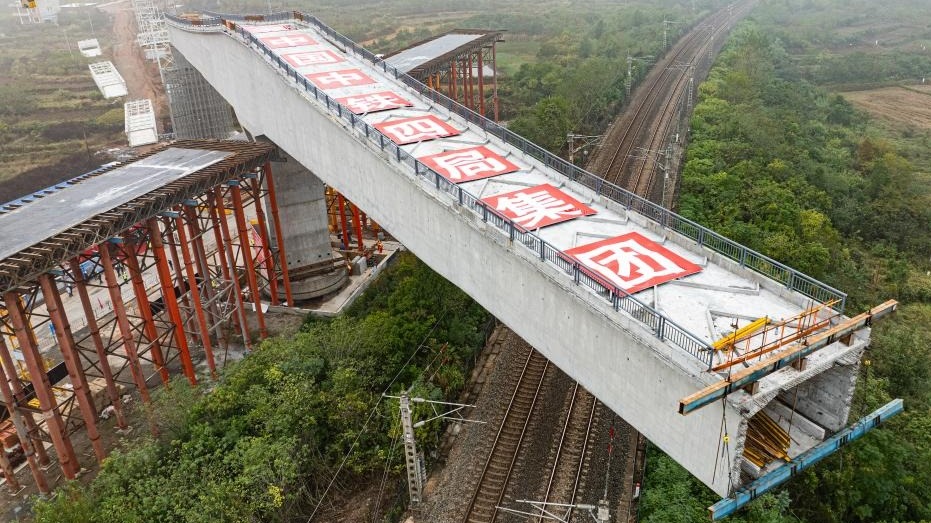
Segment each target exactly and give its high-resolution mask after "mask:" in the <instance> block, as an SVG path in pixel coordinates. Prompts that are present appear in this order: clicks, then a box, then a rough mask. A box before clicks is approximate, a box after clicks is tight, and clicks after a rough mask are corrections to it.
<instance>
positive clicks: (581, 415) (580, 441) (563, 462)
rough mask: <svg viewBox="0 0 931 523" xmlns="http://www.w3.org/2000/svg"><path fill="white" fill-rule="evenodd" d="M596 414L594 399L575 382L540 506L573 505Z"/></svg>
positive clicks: (583, 472) (585, 468) (584, 470)
mask: <svg viewBox="0 0 931 523" xmlns="http://www.w3.org/2000/svg"><path fill="white" fill-rule="evenodd" d="M599 412H600V409H598V401H597V400H596V399H595V396H593V395H592V394H590V393H589V392H588V391H586V390H585V389H584V388H582V386H581V385H579V384H578V383H576V384H575V386H574V390H573V392H572V399H571V400H570V404H569V409H568V414H567V415H566V421H565V423H564V424H563V429H562V434H561V435H560V437H559V443H558V446H557V448H556V457H555V459H554V460H553V469H552V472H551V473H550V477H549V480H548V481H547V484H546V493H545V495H544V496H543V502H544V503H566V504H569V505H574V504H575V503H576V501H577V498H578V494H579V487H580V486H581V485H582V482H583V480H584V479H585V475H586V474H587V472H588V467H587V466H586V458H587V457H588V456H589V453H588V450H589V443H590V441H591V439H592V427H594V425H595V421H596V419H597V415H598V413H599ZM572 519H573V518H570V520H569V521H572ZM538 521H539V522H541V523H542V522H543V521H545V520H544V519H543V518H539V519H538Z"/></svg>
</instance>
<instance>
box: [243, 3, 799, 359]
mask: <svg viewBox="0 0 931 523" xmlns="http://www.w3.org/2000/svg"><path fill="white" fill-rule="evenodd" d="M230 34H231V35H232V36H233V37H235V38H237V39H240V40H243V41H246V42H250V43H252V45H253V46H254V47H255V48H256V50H257V51H260V52H264V54H265V55H266V57H267V58H268V57H275V58H277V59H278V60H280V61H281V62H282V65H285V64H287V65H288V66H290V69H291V70H292V71H293V72H294V73H295V74H296V75H299V76H300V77H302V78H303V79H306V80H303V81H304V82H305V83H308V85H309V86H312V88H313V89H314V90H315V91H317V92H319V93H321V94H322V93H325V94H326V96H327V97H329V98H330V99H331V100H333V101H335V102H338V103H339V105H340V106H341V108H340V111H341V112H346V113H347V114H348V113H349V112H351V113H353V114H354V115H355V116H353V120H354V122H359V123H361V122H365V124H368V126H370V127H371V128H373V129H378V130H379V131H381V132H382V133H383V134H384V135H385V136H386V137H388V138H389V139H391V140H392V141H394V142H395V143H396V144H398V145H399V147H400V148H401V149H402V151H403V152H405V153H407V154H408V155H410V156H411V157H413V158H415V159H417V160H418V161H419V162H420V163H421V164H423V165H422V166H420V168H421V169H424V170H426V168H428V167H429V168H431V169H433V170H434V171H436V172H438V173H439V174H441V175H443V176H444V178H445V179H446V180H448V181H449V182H450V183H456V184H458V185H459V186H460V187H461V188H462V189H463V190H464V191H465V192H467V193H468V194H470V195H472V196H474V197H475V199H477V200H483V201H484V202H485V203H486V204H489V205H491V207H492V208H493V209H494V210H496V211H497V212H499V213H500V214H503V215H505V216H507V217H508V218H511V219H514V221H515V223H516V224H517V225H518V226H524V229H526V230H529V231H532V232H533V233H534V234H535V235H536V236H538V237H539V238H541V239H542V240H543V241H544V242H546V243H547V244H549V245H550V246H552V247H553V248H554V249H556V250H558V251H560V252H561V253H564V256H565V259H566V260H571V261H574V262H581V264H582V265H583V266H586V267H588V268H589V269H590V270H591V271H593V274H592V276H594V277H596V278H597V279H598V280H599V281H600V282H601V283H603V284H604V285H606V286H618V287H619V288H620V289H622V290H624V291H627V292H629V293H631V294H633V295H634V296H635V297H636V299H637V300H638V301H639V302H641V303H642V304H643V305H645V306H646V307H648V308H651V309H653V310H655V311H656V312H657V313H659V314H660V315H663V316H665V318H666V319H668V320H671V322H672V323H674V324H675V325H678V326H680V327H681V328H682V329H683V330H684V331H687V332H688V333H690V334H691V335H693V336H694V338H695V340H697V341H699V342H700V343H701V344H710V343H712V342H713V341H715V340H717V339H719V338H721V337H722V336H723V335H725V334H726V333H728V332H730V331H731V330H733V328H734V325H738V326H744V325H746V324H747V323H749V322H751V321H753V320H755V319H757V318H761V317H764V316H768V317H769V318H770V319H773V320H779V319H783V318H786V319H787V318H790V317H792V316H795V315H797V314H799V313H801V312H802V311H803V310H804V309H805V308H807V307H809V306H811V305H812V304H813V303H815V302H814V300H811V299H806V297H804V296H801V295H799V294H795V293H791V292H785V289H784V288H782V286H776V287H775V288H774V287H773V286H772V285H765V284H764V285H760V278H759V276H758V275H757V274H755V273H753V272H751V271H748V270H745V269H743V268H740V267H735V266H734V264H733V263H731V260H728V259H723V260H722V259H721V258H720V257H719V256H714V254H715V253H714V252H712V251H710V249H707V248H704V249H703V248H701V247H699V246H698V245H696V244H695V242H692V241H688V239H687V238H682V237H681V236H679V235H678V234H675V233H674V232H673V231H670V230H666V229H664V228H662V227H660V228H657V227H656V226H655V225H656V224H655V223H654V222H652V221H651V220H649V219H645V217H644V216H641V215H640V214H638V213H637V212H634V211H633V210H628V209H625V208H623V207H621V206H619V205H617V202H614V201H611V200H609V199H607V198H604V197H601V196H598V195H593V194H591V192H590V191H587V190H586V188H584V187H579V186H578V184H575V183H572V182H571V181H569V180H568V179H567V178H566V176H564V175H563V174H562V173H560V172H559V171H557V170H556V169H554V168H551V167H550V166H548V165H546V164H544V163H541V162H540V161H539V160H538V159H537V158H536V157H534V156H533V155H531V154H528V153H526V152H524V151H522V150H521V149H520V148H518V147H515V146H514V145H513V144H510V143H507V142H506V141H504V140H501V139H500V138H499V137H498V136H495V135H494V134H491V133H489V132H488V131H487V130H485V129H482V128H480V127H478V126H476V125H474V124H472V123H467V122H463V121H461V120H460V119H459V118H457V116H456V115H455V114H452V113H451V111H449V110H448V109H447V108H445V107H442V106H441V105H439V104H437V103H436V102H435V101H434V100H431V99H426V98H424V97H422V96H420V94H419V93H417V92H415V91H414V90H412V89H411V88H410V87H409V86H408V85H405V84H404V83H403V82H401V81H399V80H398V79H396V78H394V77H392V75H391V74H386V73H387V71H386V70H385V68H384V67H380V66H379V63H378V62H377V61H376V62H371V61H367V60H364V59H362V58H361V57H359V56H357V55H355V54H354V53H352V52H348V50H346V49H345V48H344V47H343V46H342V45H339V42H337V41H336V40H334V39H333V38H332V35H328V34H325V33H323V32H321V31H320V30H318V29H317V28H316V27H313V26H312V25H308V24H303V23H301V22H300V21H294V20H290V21H288V22H287V23H265V24H263V23H251V22H247V23H246V24H245V25H241V26H238V31H235V32H230ZM268 55H270V56H268ZM330 103H332V102H330ZM544 184H547V185H549V186H551V187H553V188H555V189H556V191H555V192H554V191H552V190H551V189H549V188H544V189H541V187H542V186H543V185H544ZM543 190H545V191H547V192H548V194H543V192H541V191H543ZM502 195H506V196H505V197H504V198H502V197H501V196H502ZM567 197H568V198H567ZM548 222H553V223H552V224H551V225H546V224H547V223H548ZM618 238H620V240H615V241H612V239H618ZM644 240H646V241H644ZM585 251H588V252H585ZM600 290H601V289H598V290H593V292H598V291H600ZM791 332H792V328H791V327H790V328H789V332H787V334H791ZM694 352H697V354H693V355H696V356H698V358H697V359H698V360H699V361H696V368H707V367H708V364H709V355H710V354H711V351H707V352H704V351H702V350H701V349H697V350H696V351H694ZM726 357H727V355H725V354H722V353H718V354H715V356H714V359H713V360H712V361H711V362H710V363H711V364H713V365H716V364H719V363H721V362H722V358H726Z"/></svg>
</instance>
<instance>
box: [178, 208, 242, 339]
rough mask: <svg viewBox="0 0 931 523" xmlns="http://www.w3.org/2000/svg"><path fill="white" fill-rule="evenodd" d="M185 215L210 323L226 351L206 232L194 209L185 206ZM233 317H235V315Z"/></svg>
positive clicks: (224, 333) (217, 234) (217, 232)
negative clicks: (208, 258)
mask: <svg viewBox="0 0 931 523" xmlns="http://www.w3.org/2000/svg"><path fill="white" fill-rule="evenodd" d="M184 213H185V216H186V217H187V224H188V230H189V231H190V233H191V241H192V243H193V249H194V259H195V260H196V262H197V270H198V271H199V272H200V277H201V279H202V280H203V283H204V297H205V298H206V299H207V301H208V302H209V303H210V306H209V309H208V310H209V313H210V320H211V321H210V323H211V324H212V325H213V326H214V331H215V333H216V339H217V342H219V343H220V344H221V346H222V347H223V350H224V351H226V350H227V349H228V348H229V337H228V335H227V333H226V330H225V329H223V326H222V325H221V323H222V320H221V316H220V309H219V307H218V306H217V302H216V300H215V299H214V298H215V297H216V291H214V288H213V275H212V274H211V271H210V265H209V264H208V263H207V249H206V248H205V247H204V238H203V236H204V232H203V230H202V229H201V227H200V219H199V217H198V215H197V212H196V210H195V208H194V207H192V206H184ZM211 216H212V215H211ZM211 223H213V222H211ZM214 227H219V225H215V226H214ZM214 232H215V233H216V236H218V237H219V235H220V233H219V231H218V230H217V229H214ZM217 248H218V249H219V248H221V246H220V244H219V243H218V244H217ZM221 258H222V256H221ZM201 308H203V307H201ZM233 316H234V317H235V315H233Z"/></svg>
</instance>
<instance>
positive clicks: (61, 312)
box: [39, 273, 107, 463]
mask: <svg viewBox="0 0 931 523" xmlns="http://www.w3.org/2000/svg"><path fill="white" fill-rule="evenodd" d="M39 285H40V286H41V287H42V296H43V297H44V298H45V310H46V311H47V312H48V315H49V318H51V320H52V325H54V326H55V337H56V338H57V339H58V348H59V349H61V355H62V358H63V359H64V360H65V367H66V368H67V369H68V376H69V377H70V378H71V387H72V390H74V395H75V396H76V397H77V400H78V408H79V409H80V410H81V417H82V418H84V426H85V427H86V428H87V438H88V439H89V440H91V446H92V447H93V448H94V455H95V456H96V457H97V463H101V462H103V459H104V458H105V457H107V453H106V451H104V449H103V442H101V441H100V433H99V432H98V431H97V409H96V408H94V400H93V398H91V393H90V389H88V387H87V377H86V376H84V369H83V368H82V367H81V360H80V358H79V356H78V351H77V348H76V347H75V343H74V336H73V335H72V334H71V323H70V322H69V321H68V315H67V314H66V312H65V308H64V305H63V304H62V303H61V295H60V294H59V293H58V286H57V285H56V284H55V278H54V277H52V275H50V274H48V273H46V274H43V275H41V276H39Z"/></svg>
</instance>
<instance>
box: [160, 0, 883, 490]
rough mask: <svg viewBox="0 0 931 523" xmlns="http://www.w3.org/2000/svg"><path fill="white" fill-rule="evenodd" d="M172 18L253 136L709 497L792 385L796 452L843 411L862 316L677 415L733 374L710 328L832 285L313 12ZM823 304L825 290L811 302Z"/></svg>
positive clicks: (830, 311) (834, 299) (728, 479)
mask: <svg viewBox="0 0 931 523" xmlns="http://www.w3.org/2000/svg"><path fill="white" fill-rule="evenodd" d="M169 27H170V34H171V39H172V42H173V45H174V46H175V47H176V48H177V50H178V51H180V52H181V53H182V54H183V55H184V56H185V57H186V58H187V59H188V60H189V61H190V62H191V64H193V65H194V66H195V67H196V68H197V69H198V70H199V71H200V72H201V74H203V76H204V77H205V78H206V79H207V80H208V81H209V82H210V83H211V84H212V85H213V86H214V87H215V88H216V89H217V91H218V92H219V93H220V94H221V95H222V96H223V97H224V98H225V99H226V100H227V101H228V102H229V103H230V104H231V105H232V107H233V108H234V109H235V111H236V115H237V117H238V119H239V122H240V123H241V124H242V125H243V127H244V128H245V129H246V130H248V131H249V132H250V133H251V134H252V135H253V136H260V135H264V136H265V137H267V138H268V139H270V140H271V141H273V142H274V143H276V144H277V145H278V146H279V147H281V148H282V149H284V150H285V151H286V152H287V153H288V155H289V156H290V157H292V158H294V159H295V160H297V161H298V162H300V163H301V164H302V165H303V166H305V167H306V168H307V169H309V170H310V171H312V172H313V173H314V174H315V175H316V176H318V177H319V178H320V179H322V180H323V181H324V182H325V183H327V184H328V185H330V186H332V187H334V188H335V189H337V190H338V191H339V192H340V193H342V194H345V195H346V196H347V197H348V198H349V199H350V200H351V201H353V202H354V203H355V204H357V205H358V206H359V207H360V208H362V209H363V210H365V212H366V213H368V215H369V216H371V217H372V218H373V219H375V220H376V221H378V222H379V223H380V224H382V225H383V226H384V227H385V228H386V229H387V230H389V231H391V232H392V234H393V235H394V236H395V237H397V238H398V239H399V240H400V241H401V242H403V243H404V245H406V246H407V247H408V248H410V249H411V250H412V251H413V252H414V253H416V254H417V256H418V257H420V258H421V259H422V260H424V261H425V262H426V263H427V264H428V265H429V266H430V267H432V268H433V269H434V270H436V271H437V272H439V273H440V274H442V275H443V276H444V277H446V278H448V279H449V280H451V281H452V282H454V283H455V284H456V285H458V286H459V287H460V288H462V289H463V290H464V291H465V292H467V293H468V294H469V295H470V296H472V297H473V298H475V299H476V300H477V301H478V302H479V303H481V304H482V305H483V306H484V307H486V308H487V309H488V310H489V311H491V312H492V313H493V314H494V315H495V316H496V317H498V318H499V319H501V321H503V322H504V323H506V324H507V325H508V326H509V327H510V328H512V329H513V330H514V331H515V332H516V333H518V334H519V335H520V336H521V337H522V338H524V339H525V340H527V341H528V342H529V343H531V344H532V345H533V346H534V347H536V348H537V349H538V350H539V351H540V352H541V353H543V354H544V355H545V356H546V357H547V358H549V359H550V360H551V361H553V362H554V363H555V364H556V365H558V366H559V367H560V368H561V369H563V370H564V371H565V372H566V373H567V374H569V375H570V376H571V377H572V378H574V379H575V380H577V381H579V382H580V383H581V384H582V385H583V386H584V387H585V388H586V389H588V390H589V391H591V392H592V393H593V394H594V395H596V396H597V397H598V398H599V399H600V400H601V401H603V402H604V403H605V404H606V405H608V406H609V407H610V408H611V409H613V410H614V411H615V412H617V413H618V414H619V415H621V416H622V417H623V418H624V419H625V420H627V421H628V422H629V423H630V424H631V425H632V426H634V427H635V428H636V429H637V430H638V431H640V432H641V433H643V434H644V435H645V436H646V437H648V438H649V439H650V440H651V441H653V442H654V443H655V444H657V445H659V446H660V447H661V448H662V449H663V450H664V451H665V452H667V453H668V454H670V455H671V456H672V457H673V458H674V459H676V460H677V461H678V462H679V463H681V464H682V465H683V466H685V467H686V468H687V469H688V470H689V471H690V472H691V473H693V474H694V475H695V476H697V477H698V478H699V479H701V480H702V481H703V482H704V483H705V484H707V485H708V486H710V487H711V488H712V489H713V490H715V491H716V492H717V493H719V494H721V495H728V494H730V493H731V492H732V491H733V490H734V489H735V488H737V487H739V486H740V485H742V484H743V483H745V482H746V481H747V480H749V479H752V478H753V477H754V476H755V475H759V473H760V470H759V468H756V469H755V468H754V466H753V465H752V464H750V462H749V461H748V460H746V459H744V445H745V441H746V434H747V430H748V423H749V421H750V420H751V418H753V417H754V416H756V415H758V413H760V412H761V411H764V410H766V411H767V412H768V413H769V415H770V416H773V417H775V418H778V419H782V418H780V417H779V416H780V413H782V412H783V410H784V409H783V406H784V402H785V401H788V400H791V399H793V398H794V399H795V402H794V406H795V407H794V415H793V418H794V420H795V422H794V424H793V425H792V426H791V427H790V428H789V430H790V431H791V434H792V446H791V448H790V449H789V454H790V455H791V454H797V453H801V452H803V451H804V450H807V449H808V448H811V447H812V446H813V445H815V444H816V443H818V442H820V441H822V440H823V439H824V438H825V437H826V436H827V435H828V434H830V433H831V432H833V431H836V430H839V429H841V428H842V427H843V426H844V425H845V424H846V421H847V415H848V412H849V407H850V399H851V395H852V391H853V388H854V384H855V380H856V372H857V368H858V362H859V356H860V354H861V353H862V351H863V350H864V349H865V348H866V346H867V343H868V329H862V330H859V331H857V332H855V333H854V334H853V335H852V336H850V337H847V338H845V339H844V342H839V341H838V342H834V343H830V344H828V345H827V346H826V347H824V348H822V349H821V350H819V351H817V352H815V353H813V354H811V355H810V356H808V359H807V361H806V364H804V365H797V366H796V367H785V368H781V369H780V370H778V371H775V372H771V373H770V372H763V373H762V374H761V379H758V380H756V385H755V387H754V388H753V389H752V390H750V391H748V390H743V389H742V390H737V391H729V392H730V393H729V395H727V396H726V397H725V399H724V400H721V401H715V402H713V403H711V404H709V405H707V406H706V407H704V408H702V409H700V410H697V411H696V412H694V413H692V414H689V415H687V416H683V415H680V414H679V413H678V406H679V401H680V399H681V398H683V397H686V396H689V395H690V394H692V393H694V392H696V391H698V390H700V389H702V388H705V387H707V386H709V385H712V384H714V383H717V382H719V381H720V380H721V379H722V378H723V376H724V375H726V374H727V373H728V372H729V371H728V370H717V371H715V370H712V369H713V368H720V366H721V365H726V364H727V360H728V359H729V358H732V357H733V354H734V353H735V352H734V351H717V350H715V349H714V348H713V347H712V343H713V342H714V341H715V340H718V339H719V338H721V337H722V336H723V335H724V334H725V333H726V332H727V331H729V330H731V328H732V326H733V325H734V324H737V325H739V326H741V327H742V326H745V325H746V324H747V323H749V322H750V321H751V320H753V319H757V318H763V317H767V318H771V319H773V321H775V320H777V319H786V318H792V317H796V316H798V317H800V318H804V321H805V322H806V325H808V323H807V322H816V321H817V322H824V323H832V322H834V323H836V322H837V321H840V319H841V317H840V315H839V314H838V311H839V310H840V309H842V307H843V301H844V295H843V294H842V293H840V292H839V291H836V290H834V289H832V288H830V287H828V286H826V285H824V284H821V283H819V282H817V281H815V280H812V279H811V278H808V277H806V276H804V275H802V274H799V273H797V272H796V271H793V270H792V269H789V268H787V267H785V266H782V265H780V264H778V263H776V262H774V261H772V260H769V259H767V258H765V257H763V256H761V255H759V254H758V253H755V252H753V251H750V250H748V249H746V248H744V247H742V246H740V245H737V244H736V243H734V242H730V241H729V240H726V239H724V238H722V237H720V236H718V235H716V234H714V233H713V232H712V231H709V230H707V229H703V228H701V227H699V226H698V225H696V224H694V223H692V222H690V221H688V220H686V219H684V218H682V217H679V216H677V215H675V214H673V213H671V212H670V211H667V210H665V209H662V208H661V207H658V206H656V205H654V204H651V203H649V202H647V201H645V200H642V199H640V198H638V197H637V196H635V195H633V194H631V193H628V192H626V191H623V190H622V189H619V188H617V187H615V186H613V185H610V184H607V183H604V182H603V181H602V180H601V179H599V178H597V177H595V176H593V175H591V174H589V173H587V172H585V171H582V170H581V169H578V168H576V167H574V166H571V165H569V164H567V163H566V162H564V161H562V160H560V159H558V158H556V157H554V156H551V155H549V154H548V153H546V152H545V151H543V150H542V149H540V148H539V147H536V146H534V145H533V144H530V143H528V142H526V141H524V140H523V139H521V138H520V137H518V136H516V135H514V134H513V133H510V132H508V131H506V130H505V129H504V128H502V127H500V126H498V125H497V124H494V123H492V122H490V121H488V120H485V119H484V118H481V117H480V116H478V115H477V114H475V113H472V112H470V111H468V110H466V109H464V108H462V107H461V106H457V105H455V104H454V103H453V102H451V101H449V100H448V99H446V98H445V97H443V96H442V95H439V94H437V93H435V92H432V91H428V90H427V89H426V87H424V86H423V85H422V84H419V83H418V82H416V81H415V80H413V79H411V78H410V77H407V76H405V75H403V74H401V73H398V72H397V71H395V70H393V69H391V68H390V67H389V66H387V65H386V64H384V63H383V62H382V61H380V60H378V59H377V58H376V57H375V56H374V55H372V54H371V53H369V52H367V51H365V50H363V49H361V48H360V47H358V46H356V45H355V44H354V43H352V42H350V41H348V40H347V39H345V38H344V37H342V36H341V35H339V34H337V33H335V32H334V31H332V30H331V29H330V28H328V27H327V26H325V25H323V24H322V23H320V22H319V21H318V20H316V19H315V18H313V17H310V16H307V15H303V14H300V13H286V14H281V15H267V16H258V17H248V20H247V19H246V18H245V17H236V16H224V17H223V18H220V17H214V16H201V17H200V18H198V19H195V20H192V19H182V18H174V17H170V18H169ZM276 183H278V184H283V183H285V182H284V181H276ZM635 209H636V211H635ZM630 293H633V294H630ZM822 302H831V303H832V304H833V305H832V306H831V307H824V308H821V309H819V310H817V311H815V312H810V313H809V314H808V315H806V314H805V312H804V311H806V310H807V309H809V308H810V307H812V305H814V304H817V303H822ZM829 317H831V318H833V319H831V320H828V318H829ZM800 329H802V324H801V322H799V324H798V325H796V324H794V323H793V324H787V326H784V328H783V329H782V331H783V334H785V335H788V334H789V333H792V332H796V330H800ZM750 345H751V342H749V341H748V346H747V347H746V350H751V349H753V347H750ZM781 350H783V349H775V350H773V351H771V352H769V353H767V355H766V357H771V356H773V355H774V354H776V355H778V354H779V352H780V351H781ZM755 361H757V360H756V359H754V360H752V362H755ZM800 384H804V385H805V386H804V387H797V385H800ZM793 394H794V396H793ZM790 405H791V403H790ZM802 420H803V421H802ZM781 423H782V422H781ZM722 434H726V435H727V437H725V438H722Z"/></svg>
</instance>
